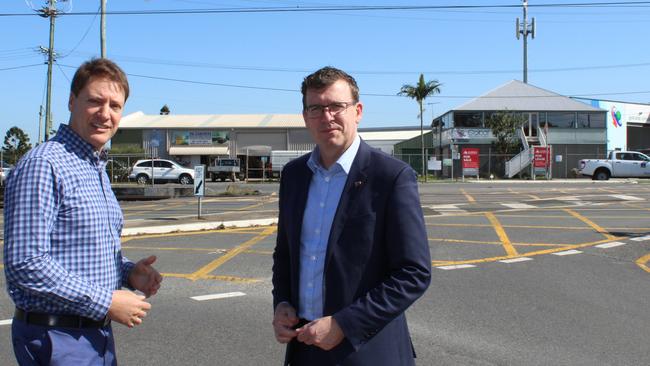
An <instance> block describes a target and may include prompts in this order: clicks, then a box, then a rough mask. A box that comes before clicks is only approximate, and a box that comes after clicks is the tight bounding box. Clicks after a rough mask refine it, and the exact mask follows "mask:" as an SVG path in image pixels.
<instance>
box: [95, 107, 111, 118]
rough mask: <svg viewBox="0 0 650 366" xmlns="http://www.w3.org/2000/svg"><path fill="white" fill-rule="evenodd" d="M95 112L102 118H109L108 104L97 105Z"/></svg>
mask: <svg viewBox="0 0 650 366" xmlns="http://www.w3.org/2000/svg"><path fill="white" fill-rule="evenodd" d="M97 114H99V116H101V117H102V118H109V117H110V106H109V105H108V104H102V105H101V106H100V107H99V111H97Z"/></svg>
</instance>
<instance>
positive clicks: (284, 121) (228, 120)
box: [120, 112, 305, 129]
mask: <svg viewBox="0 0 650 366" xmlns="http://www.w3.org/2000/svg"><path fill="white" fill-rule="evenodd" d="M269 127H271V128H273V127H277V128H287V127H289V128H299V127H305V122H304V121H303V119H302V114H168V115H158V114H154V115H148V114H144V113H142V112H135V113H132V114H129V115H127V116H124V117H123V118H122V121H121V122H120V129H130V128H141V129H154V128H156V129H180V128H183V129H201V128H206V129H221V128H269Z"/></svg>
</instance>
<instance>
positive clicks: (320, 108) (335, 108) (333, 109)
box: [305, 102, 357, 118]
mask: <svg viewBox="0 0 650 366" xmlns="http://www.w3.org/2000/svg"><path fill="white" fill-rule="evenodd" d="M355 104H357V103H355V102H334V103H330V104H328V105H320V104H312V105H308V106H307V107H306V108H305V112H306V114H307V117H309V118H316V117H320V116H322V115H323V113H325V108H327V110H328V111H329V112H330V114H331V115H332V116H336V115H338V114H341V113H343V112H345V111H346V110H347V109H348V108H349V107H351V106H353V105H355Z"/></svg>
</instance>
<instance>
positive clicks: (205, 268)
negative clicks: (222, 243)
mask: <svg viewBox="0 0 650 366" xmlns="http://www.w3.org/2000/svg"><path fill="white" fill-rule="evenodd" d="M275 230H276V227H275V226H270V227H267V228H266V229H264V231H262V232H261V233H260V234H258V235H257V236H255V237H253V238H252V239H250V240H248V241H246V242H245V243H242V244H240V245H238V246H237V247H235V248H233V249H231V250H229V251H228V252H227V253H226V254H224V255H222V256H221V257H219V258H217V259H215V260H213V261H212V262H210V263H208V264H207V265H205V266H203V267H202V268H200V269H199V270H198V271H196V272H194V273H192V274H191V275H190V277H189V278H190V279H191V280H192V281H195V280H197V279H198V278H201V277H203V276H206V275H208V274H209V273H210V272H212V271H214V270H215V269H217V268H219V267H220V266H222V265H223V264H224V263H226V262H228V261H229V260H231V259H233V258H234V257H236V256H237V255H239V254H240V253H242V252H243V251H245V250H247V249H248V248H250V247H252V246H253V245H255V244H257V243H258V242H260V241H261V240H263V239H265V238H266V237H268V236H269V235H271V234H273V233H275Z"/></svg>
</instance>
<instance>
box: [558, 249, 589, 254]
mask: <svg viewBox="0 0 650 366" xmlns="http://www.w3.org/2000/svg"><path fill="white" fill-rule="evenodd" d="M580 253H582V252H581V251H579V250H575V249H571V250H565V251H563V252H557V253H551V254H553V255H571V254H580Z"/></svg>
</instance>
